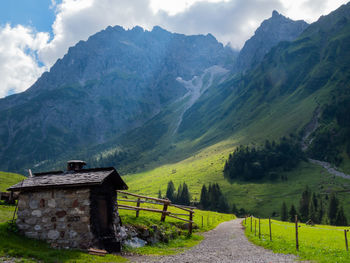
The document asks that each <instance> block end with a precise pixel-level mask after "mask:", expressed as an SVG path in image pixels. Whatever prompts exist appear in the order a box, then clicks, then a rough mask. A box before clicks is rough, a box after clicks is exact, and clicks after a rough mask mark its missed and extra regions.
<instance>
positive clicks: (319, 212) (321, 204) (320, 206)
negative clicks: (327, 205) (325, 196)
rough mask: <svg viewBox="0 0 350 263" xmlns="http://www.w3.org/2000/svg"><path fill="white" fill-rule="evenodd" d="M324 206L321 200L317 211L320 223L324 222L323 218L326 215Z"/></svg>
mask: <svg viewBox="0 0 350 263" xmlns="http://www.w3.org/2000/svg"><path fill="white" fill-rule="evenodd" d="M324 210H325V209H324V204H323V201H322V199H321V200H320V202H319V205H318V210H317V220H318V222H319V223H321V222H322V218H323V215H324V213H325V212H324Z"/></svg>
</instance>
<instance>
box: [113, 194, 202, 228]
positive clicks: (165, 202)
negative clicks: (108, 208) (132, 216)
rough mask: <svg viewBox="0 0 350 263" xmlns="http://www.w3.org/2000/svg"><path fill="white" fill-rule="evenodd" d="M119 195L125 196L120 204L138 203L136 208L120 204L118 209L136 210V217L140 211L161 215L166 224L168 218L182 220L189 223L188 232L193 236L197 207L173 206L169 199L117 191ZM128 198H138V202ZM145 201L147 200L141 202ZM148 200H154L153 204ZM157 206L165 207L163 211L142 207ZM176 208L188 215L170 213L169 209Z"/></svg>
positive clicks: (120, 200)
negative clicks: (143, 205)
mask: <svg viewBox="0 0 350 263" xmlns="http://www.w3.org/2000/svg"><path fill="white" fill-rule="evenodd" d="M117 192H118V193H119V194H122V195H125V196H123V199H117V201H118V202H129V203H136V206H132V205H124V204H119V203H118V208H119V209H124V210H134V211H136V217H138V216H139V213H140V211H146V212H153V213H161V218H160V221H162V222H164V221H165V218H166V216H168V217H171V218H175V219H178V220H182V221H185V222H187V223H188V232H189V234H192V228H193V216H194V211H193V209H195V207H193V206H185V205H177V204H172V203H171V201H170V200H168V199H161V198H155V197H150V196H144V195H138V194H133V193H129V192H125V191H119V190H118V191H117ZM127 196H132V197H135V198H137V199H136V200H129V199H127ZM141 199H145V200H141ZM147 200H152V201H153V202H150V201H147ZM145 203H146V204H156V205H163V210H160V209H155V208H147V207H141V204H145ZM170 206H172V207H176V208H178V209H181V210H183V211H186V212H188V214H184V213H172V212H170V211H168V207H170ZM179 216H187V217H189V219H185V218H181V217H179Z"/></svg>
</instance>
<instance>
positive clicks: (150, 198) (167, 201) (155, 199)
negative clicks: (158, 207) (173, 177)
mask: <svg viewBox="0 0 350 263" xmlns="http://www.w3.org/2000/svg"><path fill="white" fill-rule="evenodd" d="M117 192H118V193H120V194H125V195H131V196H135V197H139V198H144V199H148V200H154V201H158V202H162V203H164V204H165V203H167V204H170V203H171V201H170V200H166V199H160V198H155V197H149V196H144V195H137V194H132V193H129V192H125V191H120V190H117Z"/></svg>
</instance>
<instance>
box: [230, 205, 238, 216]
mask: <svg viewBox="0 0 350 263" xmlns="http://www.w3.org/2000/svg"><path fill="white" fill-rule="evenodd" d="M231 213H232V214H234V215H236V216H238V208H237V206H236V205H235V204H232V208H231Z"/></svg>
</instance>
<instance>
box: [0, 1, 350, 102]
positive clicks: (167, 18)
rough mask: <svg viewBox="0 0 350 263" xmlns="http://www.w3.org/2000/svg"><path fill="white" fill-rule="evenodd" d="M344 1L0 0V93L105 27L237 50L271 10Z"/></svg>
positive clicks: (306, 15) (290, 11)
mask: <svg viewBox="0 0 350 263" xmlns="http://www.w3.org/2000/svg"><path fill="white" fill-rule="evenodd" d="M347 2H348V0H0V80H1V81H0V98H2V97H5V96H8V95H11V94H14V93H18V92H22V91H25V90H26V89H28V88H29V87H30V86H31V85H32V84H34V82H35V81H36V80H37V79H38V78H39V77H40V76H41V74H42V73H43V72H45V71H49V70H50V68H51V66H52V65H53V64H54V63H55V62H56V61H57V59H59V58H62V57H63V56H64V55H65V54H66V53H67V51H68V48H69V47H70V46H74V45H75V44H76V43H77V42H78V41H80V40H87V39H88V37H89V36H91V35H93V34H95V33H97V32H99V31H101V30H103V29H105V28H106V27H107V26H110V25H111V26H115V25H120V26H123V27H124V28H125V29H129V28H133V27H134V26H136V25H138V26H141V27H143V28H144V29H146V30H152V28H153V26H155V25H159V26H161V27H163V28H164V29H166V30H168V31H171V32H177V33H183V34H187V35H192V34H208V33H211V34H212V35H214V36H215V37H216V38H217V40H218V41H220V42H222V43H223V44H224V45H227V44H228V45H230V46H231V47H232V48H234V49H240V48H242V46H243V45H244V42H245V41H246V40H247V39H249V38H250V37H251V36H252V35H253V34H254V31H255V30H256V28H257V27H258V26H259V25H260V24H261V23H262V21H263V20H265V19H268V18H269V17H271V14H272V11H273V10H277V11H278V12H279V13H281V14H283V15H285V16H287V17H289V18H291V19H293V20H300V19H303V20H305V21H306V22H308V23H312V22H315V21H316V20H317V19H318V18H319V17H320V16H321V15H327V14H328V13H330V12H331V11H333V10H335V9H336V8H338V7H339V6H340V5H342V4H345V3H347Z"/></svg>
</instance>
